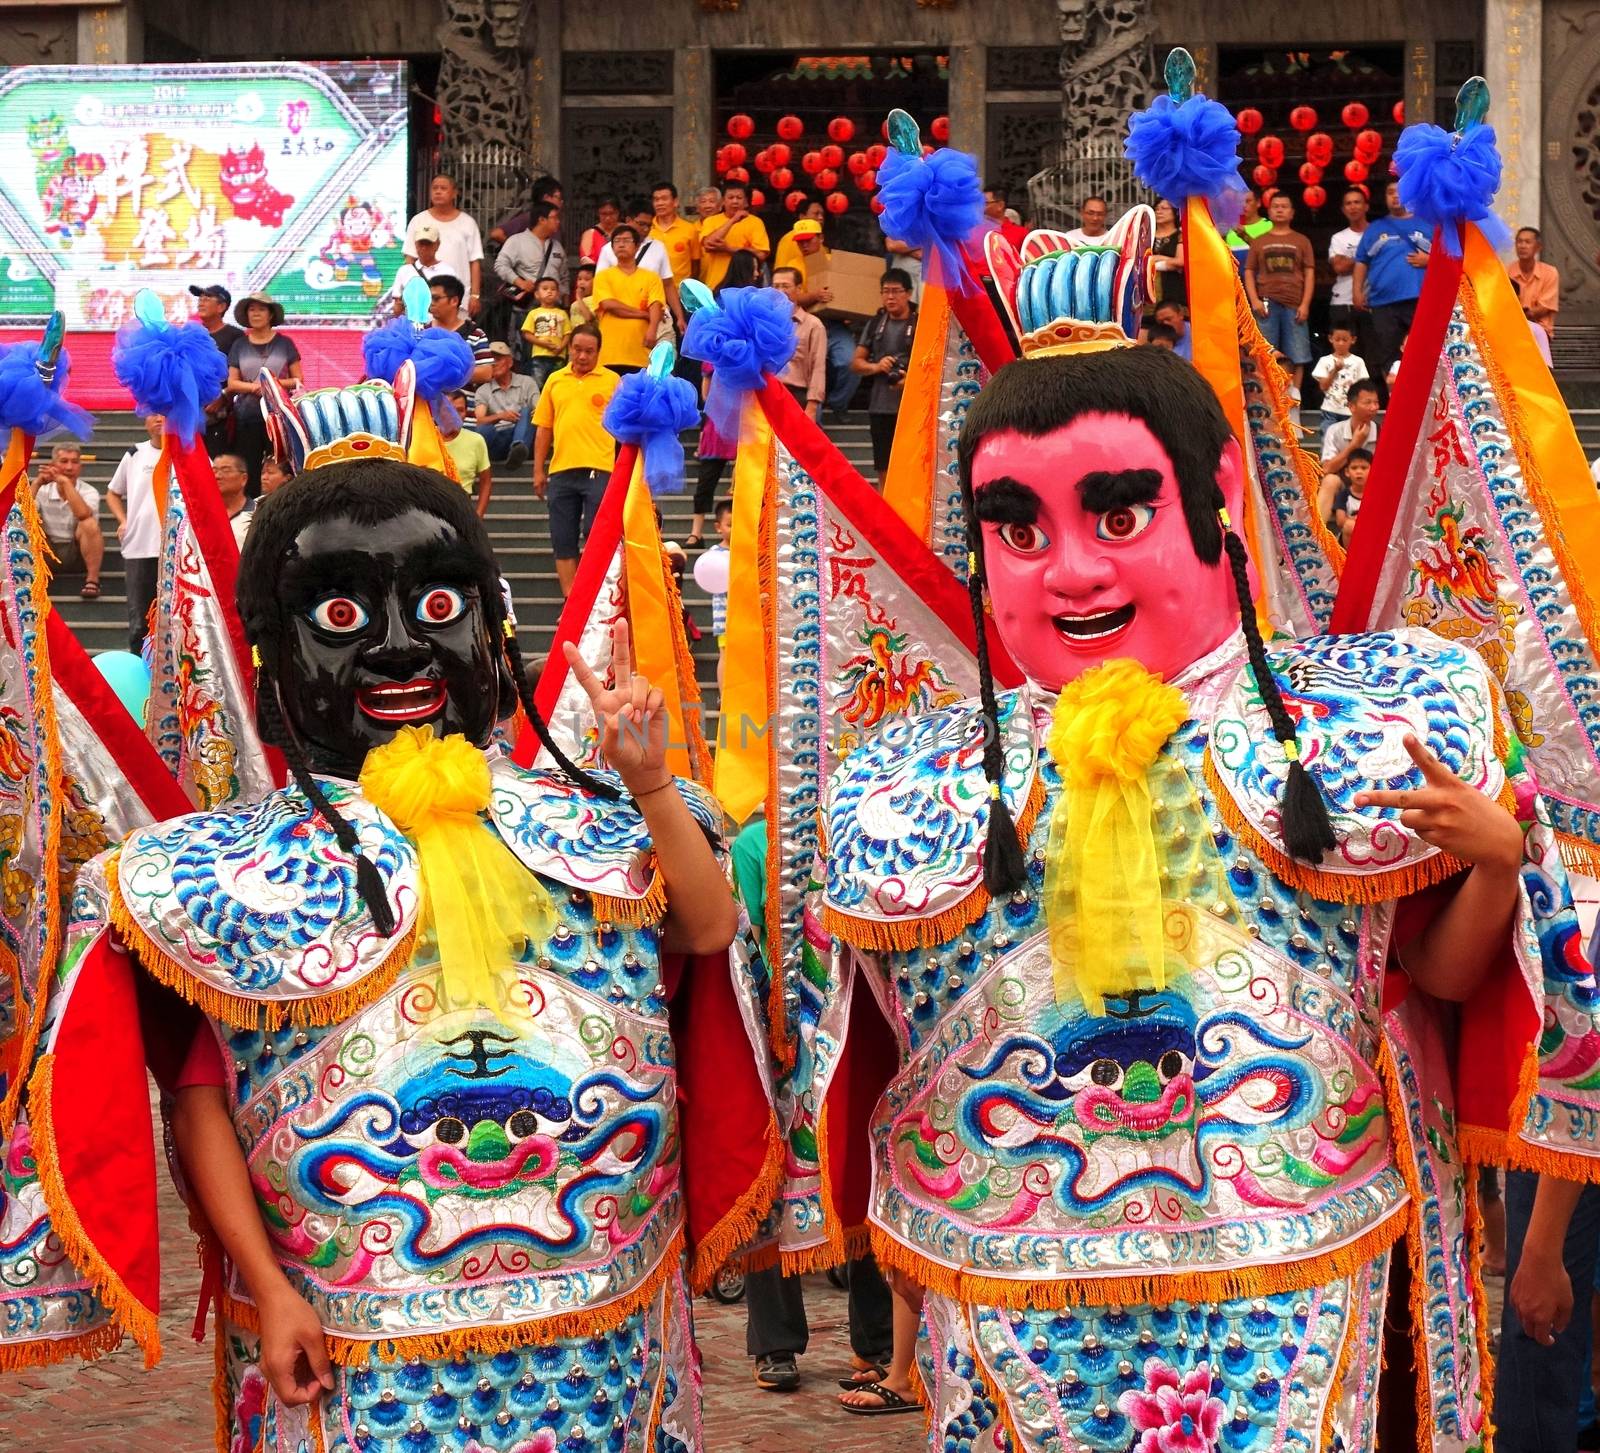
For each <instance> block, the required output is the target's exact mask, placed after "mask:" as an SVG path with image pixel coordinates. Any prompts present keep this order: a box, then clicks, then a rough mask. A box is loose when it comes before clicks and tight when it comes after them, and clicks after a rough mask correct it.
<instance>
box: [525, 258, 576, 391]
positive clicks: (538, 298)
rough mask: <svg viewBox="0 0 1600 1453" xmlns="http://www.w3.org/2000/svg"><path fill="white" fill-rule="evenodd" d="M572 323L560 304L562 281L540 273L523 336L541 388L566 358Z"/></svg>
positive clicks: (535, 380)
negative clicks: (559, 281)
mask: <svg viewBox="0 0 1600 1453" xmlns="http://www.w3.org/2000/svg"><path fill="white" fill-rule="evenodd" d="M571 331H572V324H571V322H570V321H569V320H568V318H567V310H566V309H565V308H563V307H562V306H561V285H560V284H559V283H558V282H557V281H556V280H555V279H554V278H553V277H542V278H540V279H539V283H538V286H537V287H535V288H534V290H533V307H532V308H530V309H529V310H528V316H527V317H526V318H524V319H523V320H522V336H523V339H524V340H525V341H526V343H527V345H528V355H529V357H530V358H531V359H532V361H533V381H534V382H535V383H536V384H538V386H539V387H540V388H543V387H544V381H545V380H546V379H547V378H549V377H550V375H551V374H552V373H554V372H555V371H556V370H557V369H558V368H560V367H561V365H562V364H563V363H565V362H566V361H567V335H568V334H569V333H570V332H571Z"/></svg>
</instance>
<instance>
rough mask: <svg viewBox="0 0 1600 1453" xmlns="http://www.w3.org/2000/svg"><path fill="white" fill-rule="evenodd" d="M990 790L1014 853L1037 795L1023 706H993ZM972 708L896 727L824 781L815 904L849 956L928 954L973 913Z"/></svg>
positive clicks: (978, 845)
mask: <svg viewBox="0 0 1600 1453" xmlns="http://www.w3.org/2000/svg"><path fill="white" fill-rule="evenodd" d="M999 704H1000V722H1001V732H1002V734H1003V737H1004V740H1005V744H1006V751H1005V774H1004V781H1003V782H1002V785H1001V792H1002V794H1003V797H1004V800H1005V803H1006V806H1007V807H1008V808H1009V809H1010V811H1011V816H1012V820H1013V821H1014V822H1016V823H1017V826H1018V830H1019V832H1020V833H1021V835H1022V838H1023V841H1024V842H1026V840H1027V837H1028V832H1029V828H1030V825H1031V822H1032V820H1033V818H1034V817H1035V816H1036V815H1037V811H1038V799H1039V796H1040V794H1041V791H1042V787H1041V784H1040V783H1039V780H1038V778H1039V753H1038V748H1037V745H1036V741H1035V736H1036V733H1035V727H1034V708H1033V700H1032V697H1031V695H1030V694H1029V693H1028V692H1026V690H1023V691H1015V692H1009V693H1007V694H1006V695H1004V696H1002V697H1001V698H1000V703H999ZM983 743H984V723H983V712H982V708H981V707H980V706H979V704H978V702H976V701H963V702H959V703H957V704H956V705H955V706H951V707H945V708H943V709H941V710H938V711H931V712H928V713H927V714H926V715H923V716H917V717H913V718H911V719H910V721H909V722H908V721H905V720H903V719H902V720H897V721H896V722H894V723H893V725H892V727H891V728H889V729H886V730H884V731H882V732H880V733H879V734H878V735H877V736H875V737H873V738H872V739H871V740H869V741H868V742H866V743H865V744H864V745H863V746H862V747H860V748H859V749H858V750H857V751H855V752H853V753H851V755H850V756H849V757H847V758H846V759H845V761H844V763H843V764H842V765H841V766H840V767H839V769H838V771H837V772H835V773H834V777H833V782H832V785H831V788H830V793H829V799H828V809H827V812H828V821H827V828H828V837H827V847H826V850H825V851H826V858H827V864H828V879H827V888H826V895H825V897H824V900H823V906H824V911H825V915H826V918H827V921H828V926H829V927H830V929H831V930H832V931H833V932H834V933H836V934H838V935H839V936H840V937H841V938H843V939H844V940H845V941H846V942H848V943H853V944H855V945H856V946H857V947H860V948H871V949H893V948H909V947H911V946H913V945H916V944H927V945H930V946H931V945H935V944H939V943H942V942H944V941H945V940H946V939H948V938H951V937H954V935H955V934H956V933H958V932H959V931H960V930H961V929H962V928H963V927H965V926H966V925H967V924H968V923H970V922H972V921H973V920H974V919H976V918H977V917H978V916H979V915H980V914H982V912H983V910H984V907H985V905H986V904H987V903H988V896H987V894H986V893H985V892H984V889H983V844H984V841H985V837H986V834H987V831H988V824H989V783H988V781H987V780H986V779H985V777H984V774H983Z"/></svg>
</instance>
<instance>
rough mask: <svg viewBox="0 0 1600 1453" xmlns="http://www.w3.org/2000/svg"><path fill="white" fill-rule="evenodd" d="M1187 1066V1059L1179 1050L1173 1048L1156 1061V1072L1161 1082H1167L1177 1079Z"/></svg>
mask: <svg viewBox="0 0 1600 1453" xmlns="http://www.w3.org/2000/svg"><path fill="white" fill-rule="evenodd" d="M1188 1068H1189V1061H1188V1060H1186V1059H1185V1058H1184V1057H1183V1055H1182V1053H1181V1052H1180V1051H1178V1050H1175V1049H1169V1050H1168V1051H1167V1052H1166V1053H1165V1054H1164V1055H1162V1056H1161V1058H1160V1059H1158V1060H1157V1061H1156V1074H1157V1075H1158V1076H1159V1077H1160V1080H1161V1083H1162V1084H1167V1083H1168V1082H1169V1081H1171V1080H1175V1079H1177V1078H1178V1076H1179V1075H1181V1074H1182V1073H1183V1072H1184V1071H1185V1070H1186V1069H1188Z"/></svg>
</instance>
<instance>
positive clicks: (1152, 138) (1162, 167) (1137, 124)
mask: <svg viewBox="0 0 1600 1453" xmlns="http://www.w3.org/2000/svg"><path fill="white" fill-rule="evenodd" d="M1122 151H1123V155H1124V156H1126V157H1127V158H1128V160H1129V161H1130V162H1132V163H1133V170H1134V174H1135V175H1136V176H1137V177H1138V178H1139V180H1140V182H1141V183H1142V184H1143V185H1145V186H1146V187H1148V188H1149V189H1150V190H1151V191H1152V192H1154V193H1155V194H1156V195H1157V196H1158V197H1164V198H1166V200H1167V201H1169V202H1171V203H1172V205H1173V206H1174V207H1179V208H1181V207H1182V206H1183V204H1184V202H1185V201H1187V200H1188V199H1189V198H1190V197H1204V198H1206V199H1207V200H1208V201H1209V200H1211V199H1212V198H1220V197H1222V196H1224V195H1225V194H1226V193H1229V192H1234V191H1237V190H1239V187H1240V182H1239V128H1238V125H1237V124H1236V123H1235V121H1234V119H1233V113H1232V112H1230V111H1229V110H1228V108H1227V107H1226V106H1224V105H1223V104H1222V103H1221V102H1220V101H1212V100H1208V99H1207V98H1206V97H1205V96H1191V97H1189V99H1188V100H1187V101H1184V102H1182V103H1181V104H1180V103H1179V102H1175V101H1174V100H1173V99H1172V97H1171V96H1157V97H1156V99H1155V101H1154V102H1153V103H1152V104H1151V106H1150V108H1149V109H1148V110H1146V111H1135V112H1134V113H1133V115H1132V116H1130V117H1129V118H1128V139H1127V140H1126V141H1125V142H1123V144H1122Z"/></svg>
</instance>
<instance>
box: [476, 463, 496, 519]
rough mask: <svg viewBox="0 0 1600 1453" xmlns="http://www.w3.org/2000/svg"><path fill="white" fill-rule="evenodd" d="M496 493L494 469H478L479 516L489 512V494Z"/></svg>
mask: <svg viewBox="0 0 1600 1453" xmlns="http://www.w3.org/2000/svg"><path fill="white" fill-rule="evenodd" d="M493 493H494V470H492V469H480V470H479V471H478V518H479V519H480V520H481V519H482V518H483V517H484V516H485V515H486V514H488V513H489V496H490V495H491V494H493Z"/></svg>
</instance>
